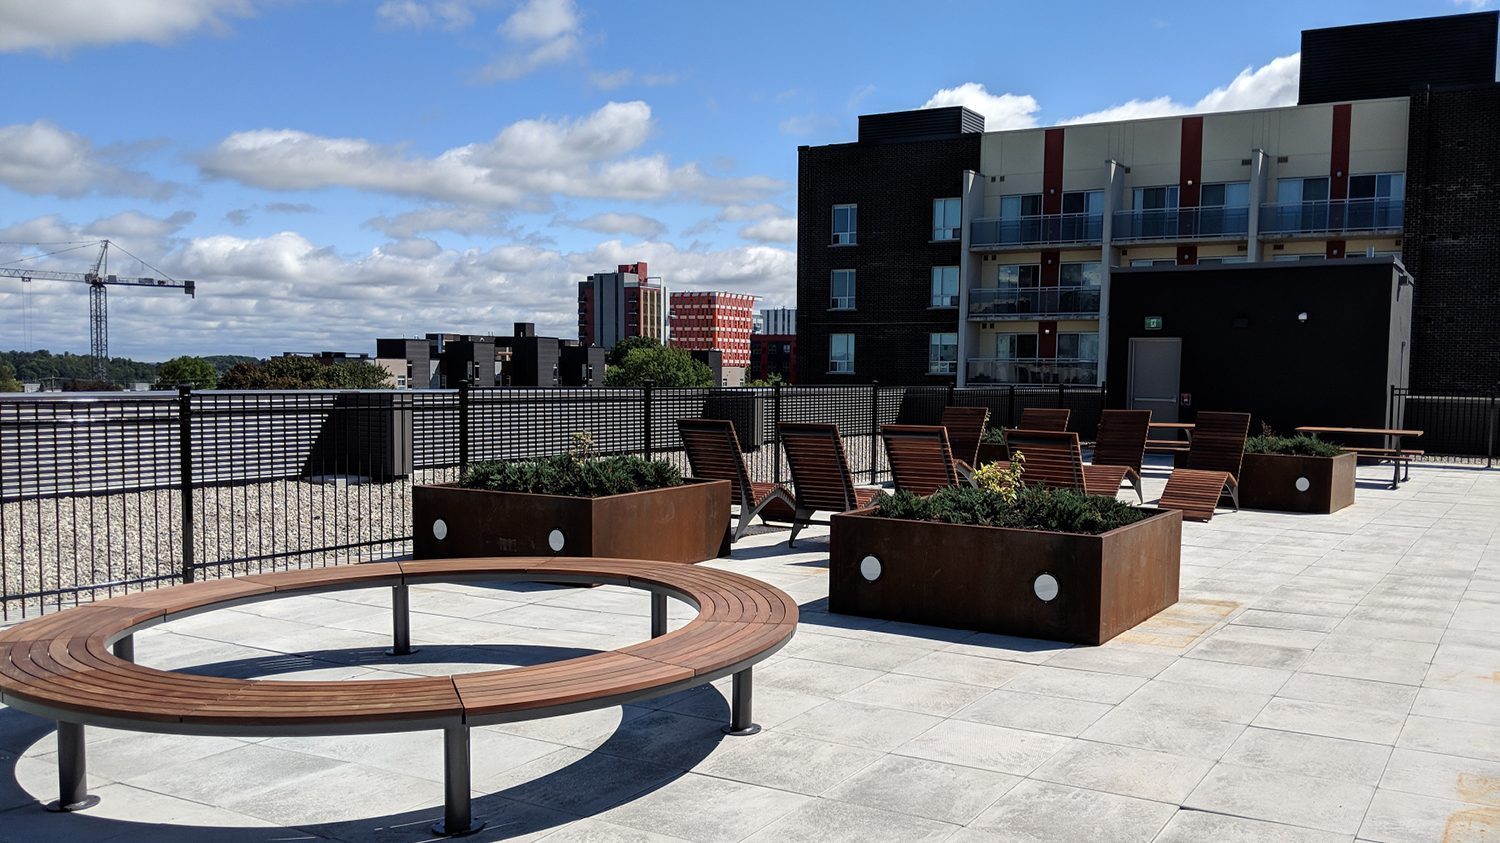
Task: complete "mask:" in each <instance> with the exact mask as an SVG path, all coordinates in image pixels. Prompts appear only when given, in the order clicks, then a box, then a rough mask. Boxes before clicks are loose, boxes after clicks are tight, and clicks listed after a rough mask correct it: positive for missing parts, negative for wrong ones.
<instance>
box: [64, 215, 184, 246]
mask: <svg viewBox="0 0 1500 843" xmlns="http://www.w3.org/2000/svg"><path fill="white" fill-rule="evenodd" d="M197 216H198V215H197V214H195V213H193V212H192V211H178V212H177V213H175V214H172V215H171V216H169V217H153V216H151V215H150V214H143V213H141V212H140V211H125V212H123V213H119V214H115V215H114V216H110V217H104V218H102V219H97V220H94V221H93V222H91V223H89V224H88V225H85V226H84V227H83V229H82V231H81V233H82V234H84V235H86V236H88V237H97V238H99V239H101V240H125V241H129V240H131V239H145V240H159V239H161V238H164V237H170V236H171V235H173V234H176V233H177V232H178V231H180V230H182V227H183V226H185V225H187V224H188V223H190V222H192V221H193V220H194V219H195V218H197Z"/></svg>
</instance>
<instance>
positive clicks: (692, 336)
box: [671, 292, 755, 376]
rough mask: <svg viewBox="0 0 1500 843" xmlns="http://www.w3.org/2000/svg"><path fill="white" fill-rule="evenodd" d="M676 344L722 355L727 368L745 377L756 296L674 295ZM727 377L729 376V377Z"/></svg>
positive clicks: (714, 293)
mask: <svg viewBox="0 0 1500 843" xmlns="http://www.w3.org/2000/svg"><path fill="white" fill-rule="evenodd" d="M671 302H672V310H671V314H672V345H675V346H677V347H678V348H685V349H687V350H689V351H710V350H712V351H719V352H722V355H723V356H722V362H723V367H724V369H725V370H726V371H727V370H731V369H733V370H738V372H739V375H740V376H743V374H744V370H745V367H746V366H749V365H750V333H751V328H752V326H753V323H754V310H755V296H752V295H747V294H744V293H723V292H681V293H672V297H671ZM726 376H727V375H726Z"/></svg>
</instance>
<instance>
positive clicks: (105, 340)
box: [0, 240, 198, 380]
mask: <svg viewBox="0 0 1500 843" xmlns="http://www.w3.org/2000/svg"><path fill="white" fill-rule="evenodd" d="M0 245H4V244H0ZM18 245H19V244H18ZM84 245H86V246H95V245H97V246H98V247H99V257H98V258H97V259H96V260H95V261H94V269H93V271H92V272H55V271H53V270H49V269H32V268H29V267H26V268H19V267H5V266H0V277H5V278H19V279H21V281H22V283H29V282H31V281H32V280H37V281H77V282H81V283H84V284H87V285H89V356H91V357H93V358H94V376H95V377H97V378H99V379H100V380H103V379H104V377H105V375H106V364H107V363H108V362H109V301H108V299H107V297H106V292H107V291H108V289H109V288H110V287H152V288H156V289H167V290H181V291H183V292H184V293H187V294H188V295H189V296H192V297H193V298H197V297H198V295H197V291H196V285H195V284H194V282H192V281H174V280H172V279H171V278H165V277H163V278H146V277H140V278H120V277H119V276H116V275H110V274H108V269H109V247H110V245H111V243H110V242H109V241H108V240H100V241H97V242H90V243H87V244H84ZM75 248H79V247H75ZM115 248H117V249H120V251H122V252H125V254H127V255H130V253H129V252H126V251H125V249H123V248H121V247H120V246H115ZM62 251H72V250H71V249H64V250H62ZM49 254H59V252H51V253H49ZM46 256H47V255H37V256H35V257H46ZM130 256H131V257H135V256H134V255H130ZM136 260H138V261H139V260H140V258H136ZM141 263H142V264H145V265H146V266H150V264H146V262H145V261H141ZM153 268H154V267H153ZM157 271H158V272H160V270H157Z"/></svg>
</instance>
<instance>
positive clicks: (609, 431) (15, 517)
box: [0, 384, 1104, 621]
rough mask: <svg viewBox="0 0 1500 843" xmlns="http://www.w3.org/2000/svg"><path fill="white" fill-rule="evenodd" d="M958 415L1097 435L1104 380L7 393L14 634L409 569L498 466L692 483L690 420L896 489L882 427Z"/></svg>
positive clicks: (5, 593)
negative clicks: (405, 563) (380, 563)
mask: <svg viewBox="0 0 1500 843" xmlns="http://www.w3.org/2000/svg"><path fill="white" fill-rule="evenodd" d="M950 403H958V404H983V405H985V406H988V407H990V409H991V413H992V424H994V425H996V426H1006V425H1013V424H1015V423H1016V422H1017V421H1018V420H1019V418H1020V412H1021V410H1023V409H1025V408H1026V407H1028V406H1068V407H1072V408H1073V410H1074V413H1073V418H1074V425H1073V429H1075V430H1077V431H1079V433H1080V434H1081V435H1083V436H1084V437H1085V438H1086V439H1087V438H1091V437H1092V436H1093V430H1094V426H1095V425H1096V424H1097V420H1098V413H1099V410H1101V409H1102V408H1103V407H1104V393H1103V390H1102V388H1100V387H1096V386H1092V385H1090V386H1086V387H1071V386H1045V387H1043V386H1005V385H998V386H987V387H983V388H975V389H964V390H957V391H955V390H954V389H953V388H952V387H944V386H930V387H899V386H881V385H878V384H877V385H866V386H835V387H788V388H780V387H778V388H768V389H651V388H647V389H558V388H541V389H504V390H497V389H471V388H469V387H467V386H465V387H463V388H460V389H457V390H412V391H407V390H372V391H359V392H354V391H318V392H313V391H307V392H228V391H208V392H190V391H187V390H183V391H181V392H180V393H178V394H173V393H166V392H154V393H138V394H133V395H81V396H75V395H70V396H68V397H59V396H55V395H50V394H49V395H27V396H16V397H7V398H5V399H0V621H5V620H12V619H14V618H17V617H25V616H28V615H31V614H36V613H39V612H42V611H45V610H48V609H52V608H56V607H60V606H66V605H73V604H76V603H80V602H87V601H90V600H93V599H96V598H100V597H108V596H113V595H117V594H121V593H126V592H131V591H137V590H140V589H143V588H150V587H155V586H158V585H162V584H171V583H176V582H190V581H193V580H196V579H204V578H212V577H219V576H229V575H233V574H243V573H251V572H259V571H268V570H276V569H281V568H295V567H317V566H322V565H331V564H338V563H342V562H353V561H368V560H374V559H391V558H399V557H401V556H403V555H405V554H408V553H410V550H411V532H412V531H411V489H412V486H414V485H420V484H425V483H441V482H452V481H454V480H456V479H457V477H458V474H459V471H460V470H461V467H462V466H465V465H468V464H470V463H472V462H476V461H479V460H488V459H520V458H526V457H536V456H543V455H548V454H556V453H560V452H562V451H564V450H566V449H568V448H570V447H572V446H573V445H574V434H575V433H577V432H586V433H587V434H589V438H590V440H591V443H592V449H593V451H594V452H595V453H601V454H640V455H643V456H647V457H654V458H658V459H665V460H668V461H670V462H672V463H674V464H675V465H678V466H679V467H681V468H683V469H684V470H686V468H687V460H686V457H685V455H684V454H683V452H682V443H681V441H680V440H679V438H678V434H677V420H678V419H681V418H698V417H709V418H728V419H733V420H734V421H735V422H736V427H737V429H738V431H739V433H740V439H741V445H742V447H744V448H745V450H746V453H745V461H746V465H747V467H748V469H749V471H750V473H751V475H752V477H753V478H754V479H756V480H759V481H785V480H787V479H788V478H790V476H791V473H790V471H789V469H788V467H787V465H786V461H785V456H784V454H783V453H782V450H781V445H780V442H779V441H778V439H777V436H776V429H777V425H778V423H780V422H785V421H809V422H832V423H834V424H837V425H838V426H839V430H840V432H841V433H842V434H843V438H844V446H845V450H846V452H847V454H848V458H849V467H850V470H851V471H852V472H853V473H854V475H855V477H856V479H857V480H859V481H860V482H880V481H882V480H884V479H885V478H887V477H888V476H889V466H888V465H887V464H886V462H885V456H884V449H883V448H881V447H880V446H879V431H880V426H881V425H884V424H891V423H895V422H906V423H915V424H936V423H937V422H938V421H939V420H940V419H941V418H942V409H943V407H944V406H946V405H947V404H950Z"/></svg>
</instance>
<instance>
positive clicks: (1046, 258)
mask: <svg viewBox="0 0 1500 843" xmlns="http://www.w3.org/2000/svg"><path fill="white" fill-rule="evenodd" d="M1061 260H1062V252H1059V251H1056V250H1053V251H1050V252H1042V286H1043V287H1056V286H1057V278H1058V275H1060V274H1061V270H1062V265H1061V263H1060V261H1061Z"/></svg>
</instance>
